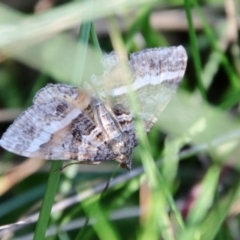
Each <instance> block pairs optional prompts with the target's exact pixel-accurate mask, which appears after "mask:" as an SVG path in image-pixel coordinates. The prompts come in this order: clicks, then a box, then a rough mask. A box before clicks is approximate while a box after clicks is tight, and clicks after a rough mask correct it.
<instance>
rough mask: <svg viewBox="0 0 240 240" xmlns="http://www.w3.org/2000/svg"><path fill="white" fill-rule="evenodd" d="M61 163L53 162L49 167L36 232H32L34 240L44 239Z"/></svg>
mask: <svg viewBox="0 0 240 240" xmlns="http://www.w3.org/2000/svg"><path fill="white" fill-rule="evenodd" d="M62 164H63V163H62V161H53V162H52V166H51V171H50V175H49V178H48V183H47V188H46V193H45V195H44V198H43V203H42V207H41V211H40V214H39V219H38V222H37V226H36V230H35V232H34V238H33V239H34V240H42V239H44V236H45V233H46V229H47V226H48V222H49V219H50V216H51V208H52V205H53V201H54V197H55V195H56V192H57V188H58V182H59V178H60V173H59V172H56V170H57V169H58V168H60V167H61V166H62Z"/></svg>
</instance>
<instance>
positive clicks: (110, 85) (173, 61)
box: [91, 46, 187, 132]
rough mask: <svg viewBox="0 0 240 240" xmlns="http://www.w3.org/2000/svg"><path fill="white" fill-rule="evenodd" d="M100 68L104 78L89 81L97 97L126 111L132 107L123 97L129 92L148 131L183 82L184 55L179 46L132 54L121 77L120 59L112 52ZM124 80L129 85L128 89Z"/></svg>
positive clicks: (185, 60) (185, 61) (182, 49)
mask: <svg viewBox="0 0 240 240" xmlns="http://www.w3.org/2000/svg"><path fill="white" fill-rule="evenodd" d="M103 65H104V67H105V69H106V71H105V73H104V75H103V76H101V77H94V78H92V79H91V81H92V83H91V84H93V85H97V87H98V89H100V91H99V92H98V94H99V97H102V98H104V99H106V98H108V99H109V100H110V103H108V104H110V105H111V106H112V108H114V106H118V108H120V107H121V108H122V109H125V111H129V110H130V109H131V107H130V105H129V101H128V99H127V98H126V94H127V93H128V92H129V89H132V90H133V91H134V94H135V95H136V97H137V101H138V103H139V106H140V112H139V117H140V118H141V119H142V120H143V122H144V125H145V131H146V132H149V131H150V130H151V128H152V126H153V124H154V123H155V122H156V120H157V117H158V116H159V114H160V113H161V112H162V111H163V109H164V108H165V107H166V105H167V104H168V102H169V101H170V99H171V97H172V96H173V94H174V93H175V92H176V90H177V88H178V86H179V84H180V82H181V81H182V78H183V76H184V73H185V70H186V66H187V54H186V51H185V49H184V48H183V47H182V46H178V47H163V48H153V49H146V50H143V51H140V52H137V53H133V54H131V55H130V60H129V61H128V63H127V67H128V69H129V72H128V73H127V74H125V73H124V74H122V68H121V62H120V58H119V56H118V55H117V54H116V53H115V52H113V53H111V54H109V55H106V56H105V58H104V60H103ZM126 77H127V78H128V79H129V82H130V86H127V84H128V83H129V82H126ZM106 89H107V90H106ZM104 90H105V91H104ZM129 112H130V111H129Z"/></svg>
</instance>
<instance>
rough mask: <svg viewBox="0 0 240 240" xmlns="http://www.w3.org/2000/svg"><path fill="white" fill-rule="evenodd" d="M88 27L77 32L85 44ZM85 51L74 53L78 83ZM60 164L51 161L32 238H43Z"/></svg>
mask: <svg viewBox="0 0 240 240" xmlns="http://www.w3.org/2000/svg"><path fill="white" fill-rule="evenodd" d="M90 27H91V22H86V23H85V24H82V26H81V30H80V33H79V38H78V41H79V42H80V41H82V42H84V44H85V45H87V43H88V39H89V33H90ZM81 51H83V52H81ZM86 51H87V46H84V45H80V47H79V48H78V51H77V54H76V63H75V71H74V75H73V81H77V82H78V83H79V81H80V80H81V76H82V71H83V67H84V64H85V57H86ZM62 164H63V162H62V161H52V167H51V172H50V176H49V180H48V183H47V189H46V193H45V195H44V199H43V203H42V207H41V211H40V215H39V219H38V222H37V226H36V231H35V233H34V240H41V239H44V236H45V232H46V229H47V226H48V222H49V219H50V214H51V208H52V204H53V201H54V197H55V195H56V191H57V187H58V182H59V177H60V174H59V173H56V172H55V171H56V169H59V168H61V167H62Z"/></svg>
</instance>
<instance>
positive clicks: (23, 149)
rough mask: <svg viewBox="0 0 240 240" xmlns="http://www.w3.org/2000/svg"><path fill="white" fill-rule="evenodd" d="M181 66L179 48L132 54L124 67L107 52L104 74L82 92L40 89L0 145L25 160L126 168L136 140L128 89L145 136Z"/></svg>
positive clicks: (50, 86)
mask: <svg viewBox="0 0 240 240" xmlns="http://www.w3.org/2000/svg"><path fill="white" fill-rule="evenodd" d="M186 65H187V54H186V51H185V49H184V48H183V47H182V46H178V47H163V48H153V49H146V50H143V51H140V52H137V53H133V54H131V55H130V59H129V60H128V61H127V62H126V64H125V68H123V67H122V62H121V60H120V57H119V55H118V54H116V53H115V52H112V53H111V54H109V55H106V56H105V57H104V58H103V67H104V68H105V71H104V74H103V75H102V76H100V77H96V76H93V77H92V78H91V79H90V80H89V81H86V83H85V85H84V87H83V88H78V87H74V86H70V85H66V84H48V85H47V86H45V87H44V88H42V89H40V90H39V91H38V92H37V93H36V95H35V97H34V99H33V105H32V106H31V107H29V108H28V109H27V110H26V111H24V112H23V113H22V114H20V116H19V117H18V118H17V119H16V120H15V121H14V123H13V124H12V125H11V126H10V127H9V128H8V129H7V131H6V132H5V133H4V134H3V136H2V138H1V140H0V145H1V146H2V147H3V148H5V149H6V150H8V151H10V152H13V153H16V154H19V155H22V156H25V157H36V158H43V159H49V160H55V159H56V160H77V161H78V162H79V163H87V164H99V163H101V162H104V161H109V160H113V159H115V160H116V161H117V162H119V163H120V166H121V167H123V168H126V169H128V170H130V169H131V165H132V152H133V149H134V147H135V146H137V144H138V142H137V138H136V132H135V128H134V117H136V116H134V115H133V114H132V112H131V106H130V103H129V100H128V97H127V94H128V92H129V89H131V91H134V94H135V97H136V100H137V102H138V105H139V107H140V111H139V112H138V113H137V117H139V118H141V120H142V121H143V124H144V131H146V132H149V131H150V130H151V128H152V126H153V124H154V123H155V122H156V120H157V117H158V116H159V113H161V112H162V110H163V109H164V108H165V106H166V105H167V103H168V102H169V101H170V99H171V97H172V95H173V94H174V93H175V92H176V90H177V88H178V85H179V83H180V82H181V80H182V78H183V76H184V73H185V69H186ZM123 69H127V71H126V72H127V73H126V74H122V73H123V71H124V70H123ZM126 78H127V80H128V81H126ZM92 88H94V89H95V92H94V91H93V90H92Z"/></svg>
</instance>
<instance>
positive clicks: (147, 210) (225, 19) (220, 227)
mask: <svg viewBox="0 0 240 240" xmlns="http://www.w3.org/2000/svg"><path fill="white" fill-rule="evenodd" d="M10 3H12V4H14V3H15V4H16V5H15V6H14V5H10ZM7 4H9V6H8V5H7ZM234 4H235V6H234ZM239 7H240V6H239V3H237V1H235V2H234V1H232V0H229V1H225V2H223V1H220V0H215V1H213V0H212V1H206V2H204V1H199V2H197V1H196V0H185V1H173V0H172V1H164V0H162V1H155V0H131V1H119V0H115V1H110V0H99V1H91V0H88V1H87V0H85V1H50V0H45V1H32V3H31V4H30V2H28V1H26V2H24V1H22V2H14V1H7V0H6V1H5V4H3V3H1V4H0V36H1V37H0V61H1V65H0V108H1V109H0V131H1V133H3V132H4V131H5V130H6V128H7V127H8V126H9V124H11V122H12V121H13V120H14V119H15V118H16V117H17V115H18V114H19V113H20V112H21V111H22V110H24V109H26V108H27V107H28V106H30V105H31V101H32V98H33V96H34V95H35V93H36V92H37V90H38V89H40V88H41V87H43V86H45V85H46V84H47V83H48V82H62V83H69V84H73V85H77V86H81V84H82V81H85V80H87V79H89V78H90V77H91V75H92V74H93V73H94V74H96V75H98V74H99V72H100V70H101V68H100V61H99V56H101V55H102V52H110V51H111V50H112V49H118V50H119V49H121V50H124V51H126V52H135V51H139V50H141V49H143V48H151V47H159V46H171V45H183V46H184V47H185V48H186V50H187V53H188V57H189V60H188V67H187V71H186V74H185V77H184V80H183V82H182V84H181V86H180V89H179V91H178V92H177V94H176V96H175V97H174V99H172V101H171V103H170V104H169V105H168V106H167V107H166V109H165V110H164V112H163V113H162V114H161V117H160V119H159V121H158V122H157V123H156V126H155V127H154V128H153V129H152V131H151V132H150V134H149V135H148V136H147V137H146V136H143V137H142V138H141V141H140V146H138V147H137V148H136V149H135V151H134V163H133V167H132V168H133V169H132V172H131V173H128V172H126V171H125V170H123V169H120V168H118V167H117V165H118V164H117V163H116V162H114V161H112V162H106V163H102V164H100V165H97V166H88V165H73V166H69V167H68V168H66V169H64V170H63V171H62V172H56V170H57V169H58V168H59V167H61V166H62V164H63V163H62V161H53V162H50V161H42V160H40V159H26V158H23V157H20V156H17V155H14V154H12V153H9V152H7V151H4V150H3V149H1V150H0V159H1V168H0V171H1V175H0V226H1V227H0V230H1V231H0V236H1V237H2V238H3V237H4V239H18V240H19V239H35V240H37V239H61V240H63V239H64V240H65V239H66V240H67V239H74V240H77V239H84V240H85V239H86V240H87V239H104V240H105V239H113V240H114V239H116V240H118V239H138V240H145V239H151V240H154V239H164V240H173V239H178V240H188V239H189V240H193V239H194V240H195V239H196V240H199V239H204V240H208V239H209V240H210V239H239V238H240V231H239V229H240V228H239V219H238V212H239V207H238V205H239V199H240V198H239V197H240V196H239V192H240V182H239V177H238V175H239V174H238V170H239V166H240V165H239V163H240V161H239V149H240V148H239V141H240V121H239V99H240V97H239V96H240V81H239V79H240V57H239V52H240V50H239V39H238V33H239V23H238V25H237V18H239V17H240V16H239V11H237V9H239ZM14 8H15V10H14ZM237 14H238V15H237ZM100 19H101V21H100ZM103 19H104V20H103ZM79 29H80V31H79ZM78 32H79V34H78ZM96 56H97V57H96ZM130 97H131V96H130ZM133 107H134V104H133ZM107 184H108V185H107ZM39 212H40V215H39Z"/></svg>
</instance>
